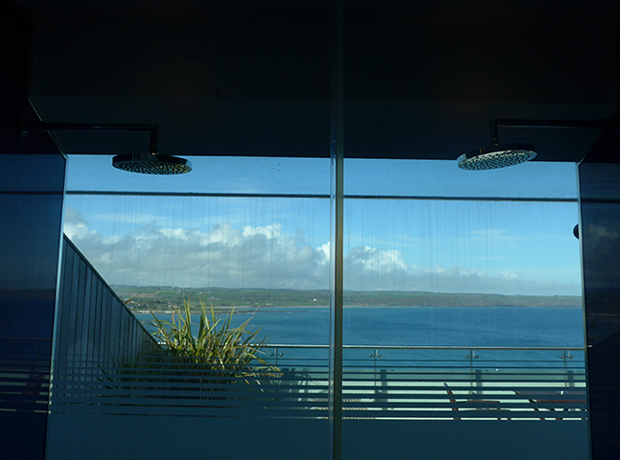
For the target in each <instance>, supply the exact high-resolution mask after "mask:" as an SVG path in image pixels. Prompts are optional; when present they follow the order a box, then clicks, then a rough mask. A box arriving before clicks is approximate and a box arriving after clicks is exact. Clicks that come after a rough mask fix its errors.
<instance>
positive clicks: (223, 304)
mask: <svg viewBox="0 0 620 460" xmlns="http://www.w3.org/2000/svg"><path fill="white" fill-rule="evenodd" d="M113 289H114V290H115V291H116V293H117V294H118V295H119V297H121V298H122V299H123V300H125V301H126V302H127V306H128V307H129V308H131V309H137V310H146V309H151V310H167V309H169V308H170V306H180V305H182V304H183V299H184V298H186V299H189V300H190V301H191V303H192V305H193V306H198V299H199V298H200V299H203V300H204V301H205V302H206V303H207V304H211V305H213V306H214V307H216V308H218V307H219V308H229V307H237V308H253V309H254V308H265V307H267V308H270V307H300V306H304V307H308V306H317V307H327V306H329V299H330V295H329V291H327V290H321V291H306V290H292V289H291V290H289V289H222V288H202V289H187V288H175V287H170V286H149V287H143V286H141V287H136V286H113ZM344 305H345V306H356V307H382V306H385V307H580V306H581V305H582V303H581V297H579V296H526V295H523V296H522V295H500V294H444V293H433V292H403V291H372V292H362V291H345V292H344Z"/></svg>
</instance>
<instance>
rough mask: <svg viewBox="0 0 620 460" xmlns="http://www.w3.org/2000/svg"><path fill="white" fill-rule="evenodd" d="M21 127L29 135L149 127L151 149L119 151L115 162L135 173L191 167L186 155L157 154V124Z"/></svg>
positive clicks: (160, 172) (174, 171)
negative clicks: (142, 151)
mask: <svg viewBox="0 0 620 460" xmlns="http://www.w3.org/2000/svg"><path fill="white" fill-rule="evenodd" d="M18 128H19V131H20V132H21V133H22V135H27V134H28V132H30V131H149V132H150V133H151V143H150V145H149V150H148V152H150V153H138V154H125V155H116V156H115V157H114V158H112V166H114V167H115V168H117V169H120V170H123V171H127V172H132V173H138V174H158V175H166V176H170V175H174V174H186V173H188V172H190V171H191V170H192V164H191V162H190V161H188V160H185V159H184V158H179V157H173V156H169V155H158V154H157V125H139V124H119V123H100V124H91V123H42V122H40V123H22V124H21V125H19V127H18Z"/></svg>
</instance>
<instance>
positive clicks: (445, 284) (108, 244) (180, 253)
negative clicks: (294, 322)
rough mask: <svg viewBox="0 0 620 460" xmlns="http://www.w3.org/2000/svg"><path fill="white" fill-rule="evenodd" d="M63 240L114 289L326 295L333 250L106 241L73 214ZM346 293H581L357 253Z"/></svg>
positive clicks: (247, 235)
mask: <svg viewBox="0 0 620 460" xmlns="http://www.w3.org/2000/svg"><path fill="white" fill-rule="evenodd" d="M64 230H65V233H66V234H67V236H68V237H69V238H70V239H71V240H72V241H73V242H74V243H75V244H76V246H77V247H78V248H79V249H80V250H81V251H82V252H83V253H84V255H85V256H86V257H87V259H88V260H89V261H90V262H91V264H93V266H94V267H95V268H96V269H97V270H98V271H99V272H100V274H101V275H102V276H103V277H104V279H105V280H106V281H107V282H108V283H109V284H112V285H142V286H177V287H194V288H202V287H223V288H268V289H328V288H329V273H330V268H329V254H330V244H329V242H326V243H324V244H322V245H320V246H318V247H313V246H311V245H309V244H307V243H306V242H305V240H304V238H303V232H301V231H298V233H297V234H296V235H289V234H285V233H283V231H282V226H281V225H280V224H277V223H273V224H270V225H265V226H244V227H241V228H238V227H235V226H233V224H231V223H230V222H228V221H223V222H220V223H218V224H216V225H214V226H213V227H211V228H210V229H209V230H208V231H203V230H200V229H185V228H180V227H178V228H171V227H157V226H155V225H154V224H148V223H145V225H143V226H142V227H140V228H139V231H136V232H135V233H134V234H124V235H119V236H107V237H106V236H104V235H102V234H101V233H99V232H97V231H95V230H92V229H91V228H89V226H88V224H87V222H86V220H85V219H84V218H83V217H82V215H81V214H80V213H79V212H77V211H76V210H75V209H73V208H68V209H67V211H66V215H65V229H64ZM344 283H345V289H350V290H356V291H374V290H396V291H432V292H448V293H500V294H523V295H555V294H578V289H577V288H576V287H575V286H570V285H568V284H562V283H561V282H541V281H536V280H533V279H527V278H525V277H523V276H522V275H520V274H518V273H512V272H509V271H505V272H502V273H501V274H500V275H495V276H491V275H489V274H485V273H483V272H481V271H479V270H466V269H463V268H461V267H458V266H449V267H441V266H434V267H425V266H421V265H415V264H411V263H408V262H407V261H405V260H404V258H403V256H402V254H401V253H400V252H399V251H397V250H385V249H380V248H373V247H369V246H366V245H362V246H357V247H352V248H350V249H349V250H348V253H347V254H346V255H345V259H344Z"/></svg>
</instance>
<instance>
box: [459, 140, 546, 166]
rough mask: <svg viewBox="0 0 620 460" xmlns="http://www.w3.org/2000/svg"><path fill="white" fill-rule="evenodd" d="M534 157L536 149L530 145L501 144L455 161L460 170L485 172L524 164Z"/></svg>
mask: <svg viewBox="0 0 620 460" xmlns="http://www.w3.org/2000/svg"><path fill="white" fill-rule="evenodd" d="M535 156H536V149H535V147H534V146H533V145H531V144H503V145H492V146H490V147H482V148H479V149H476V150H472V151H470V152H467V153H463V154H462V155H461V156H459V157H458V158H457V159H456V161H457V162H458V167H459V168H461V169H466V170H469V171H487V170H489V169H498V168H505V167H507V166H513V165H517V164H520V163H525V162H526V161H529V160H531V159H532V158H534V157H535Z"/></svg>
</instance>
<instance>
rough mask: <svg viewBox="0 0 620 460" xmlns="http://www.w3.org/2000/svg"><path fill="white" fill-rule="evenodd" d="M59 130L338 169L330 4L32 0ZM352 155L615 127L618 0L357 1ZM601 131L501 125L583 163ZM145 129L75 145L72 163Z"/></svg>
mask: <svg viewBox="0 0 620 460" xmlns="http://www.w3.org/2000/svg"><path fill="white" fill-rule="evenodd" d="M17 3H18V4H19V5H20V7H21V8H22V9H23V10H24V11H25V12H26V13H27V14H28V15H29V16H30V17H31V18H32V19H33V22H34V26H35V45H34V51H33V62H32V79H31V89H30V94H31V96H30V99H31V102H32V104H33V106H34V107H35V109H36V110H37V111H38V113H39V115H40V116H41V118H42V119H43V120H44V121H47V122H87V123H91V122H92V123H106V122H108V123H157V124H159V126H160V136H159V137H160V140H159V147H160V152H161V153H167V154H178V155H205V154H206V155H278V156H280V155H282V156H328V155H329V137H330V100H329V98H330V82H331V77H330V75H331V74H330V62H331V60H330V53H331V38H330V37H331V34H330V28H331V22H330V1H329V0H326V1H317V0H304V1H301V0H297V1H293V0H287V1H285V0H278V1H276V0H271V1H261V0H219V1H204V0H174V1H168V0H131V1H127V0H99V1H97V2H92V1H87V2H85V1H80V0H64V1H63V0H55V1H53V2H50V1H46V0H18V1H17ZM344 8H345V9H344V11H345V13H344V14H345V19H344V24H345V25H344V31H343V33H344V43H345V51H344V60H343V63H344V69H345V70H344V72H345V78H344V97H345V112H344V117H345V130H344V135H345V141H344V146H345V152H346V153H345V154H346V155H347V156H349V157H386V158H420V159H455V158H456V157H457V156H458V155H459V154H460V153H461V152H463V151H465V150H470V149H473V148H476V147H479V146H482V145H487V144H488V143H489V134H488V120H489V118H530V119H598V118H609V117H612V116H614V115H615V113H616V108H617V104H618V87H619V85H618V61H619V58H618V25H619V22H620V2H618V1H615V0H614V1H596V0H593V1H589V2H586V1H567V0H562V1H560V0H557V1H556V0H539V1H529V0H528V1H524V0H514V1H494V0H493V1H492V0H477V1H476V0H446V1H440V0H426V1H411V0H410V1H394V0H382V1H364V0H350V1H345V2H344ZM598 135H599V133H598V132H597V131H596V130H591V129H570V130H568V129H523V128H505V129H501V130H500V140H501V141H502V142H529V143H533V144H535V145H537V147H538V150H539V156H538V158H537V160H538V161H580V160H581V159H582V158H583V157H584V156H585V155H586V153H587V152H588V150H589V148H590V147H591V145H592V143H593V142H594V141H595V140H596V138H597V136H598ZM143 136H144V134H140V133H105V134H102V133H76V132H72V133H60V134H58V135H57V137H58V139H59V142H60V144H61V146H62V148H63V150H64V151H65V152H66V153H95V152H106V153H128V152H130V151H132V149H134V150H135V149H136V148H137V149H139V150H144V149H145V145H146V142H145V141H146V140H147V139H145V138H144V137H143Z"/></svg>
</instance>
